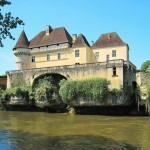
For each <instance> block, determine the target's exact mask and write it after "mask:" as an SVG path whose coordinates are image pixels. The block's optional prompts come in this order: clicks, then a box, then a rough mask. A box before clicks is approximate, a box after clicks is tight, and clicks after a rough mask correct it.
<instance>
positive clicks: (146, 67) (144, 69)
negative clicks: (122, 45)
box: [141, 60, 150, 72]
mask: <svg viewBox="0 0 150 150" xmlns="http://www.w3.org/2000/svg"><path fill="white" fill-rule="evenodd" d="M149 67H150V60H147V61H145V62H144V63H143V64H142V66H141V71H143V72H146V71H147V69H148V68H149Z"/></svg>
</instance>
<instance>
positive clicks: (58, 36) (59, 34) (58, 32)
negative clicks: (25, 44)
mask: <svg viewBox="0 0 150 150" xmlns="http://www.w3.org/2000/svg"><path fill="white" fill-rule="evenodd" d="M60 43H70V44H72V37H71V36H70V34H69V33H68V32H67V30H66V29H65V28H64V27H60V28H55V29H52V31H51V32H50V34H49V35H46V31H41V32H40V33H39V34H37V35H36V36H35V37H34V38H33V39H32V40H31V41H30V45H29V48H34V47H40V46H48V45H54V44H60Z"/></svg>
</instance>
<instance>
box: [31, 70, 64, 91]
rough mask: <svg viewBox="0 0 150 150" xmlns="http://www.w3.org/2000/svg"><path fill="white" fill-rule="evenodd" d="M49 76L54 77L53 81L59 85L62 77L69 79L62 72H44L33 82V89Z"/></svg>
mask: <svg viewBox="0 0 150 150" xmlns="http://www.w3.org/2000/svg"><path fill="white" fill-rule="evenodd" d="M48 77H50V78H52V80H53V83H54V84H55V85H57V86H58V85H59V83H60V81H61V80H62V79H66V80H67V78H66V77H65V76H63V75H61V74H57V73H51V74H43V75H40V76H38V77H37V78H35V79H34V81H33V84H32V87H33V89H34V87H35V86H36V84H37V83H38V82H39V81H40V80H42V79H44V78H48Z"/></svg>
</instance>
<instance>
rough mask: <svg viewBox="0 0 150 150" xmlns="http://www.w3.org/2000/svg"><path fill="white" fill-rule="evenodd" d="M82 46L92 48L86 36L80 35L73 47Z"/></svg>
mask: <svg viewBox="0 0 150 150" xmlns="http://www.w3.org/2000/svg"><path fill="white" fill-rule="evenodd" d="M82 46H89V47H90V44H89V43H88V41H87V39H86V38H85V36H84V35H82V34H81V33H80V34H79V36H78V37H77V39H76V41H75V42H74V44H73V45H72V47H82Z"/></svg>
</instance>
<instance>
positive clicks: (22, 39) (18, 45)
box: [14, 30, 29, 49]
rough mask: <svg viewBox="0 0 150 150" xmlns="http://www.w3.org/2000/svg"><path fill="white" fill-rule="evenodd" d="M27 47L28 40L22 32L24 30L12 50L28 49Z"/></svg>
mask: <svg viewBox="0 0 150 150" xmlns="http://www.w3.org/2000/svg"><path fill="white" fill-rule="evenodd" d="M28 47H29V41H28V38H27V36H26V34H25V32H24V30H23V31H22V32H21V34H20V37H19V39H18V41H17V43H16V45H15V47H14V49H16V48H28Z"/></svg>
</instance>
